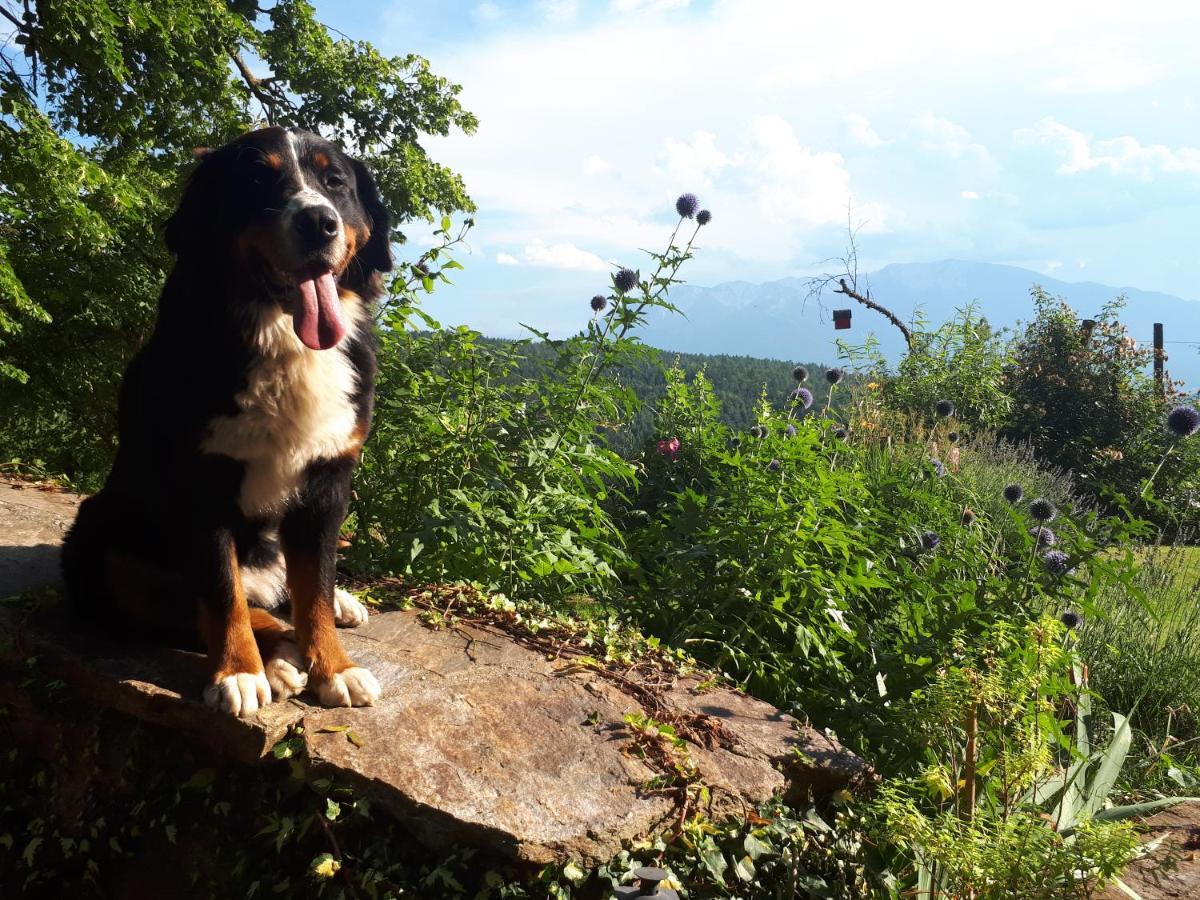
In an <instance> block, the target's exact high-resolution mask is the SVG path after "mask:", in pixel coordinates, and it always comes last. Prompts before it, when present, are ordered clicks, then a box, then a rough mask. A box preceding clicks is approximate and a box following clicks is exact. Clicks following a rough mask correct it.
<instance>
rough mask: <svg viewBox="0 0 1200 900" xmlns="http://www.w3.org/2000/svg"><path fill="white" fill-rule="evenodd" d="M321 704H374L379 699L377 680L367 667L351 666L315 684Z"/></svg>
mask: <svg viewBox="0 0 1200 900" xmlns="http://www.w3.org/2000/svg"><path fill="white" fill-rule="evenodd" d="M315 689H316V694H317V699H318V700H319V701H320V702H321V705H322V706H374V705H375V701H376V700H378V699H379V695H380V693H382V692H381V691H380V689H379V682H378V681H377V680H376V679H375V676H374V675H372V674H371V672H370V670H369V669H364V668H362V667H361V666H351V667H350V668H348V669H343V670H342V671H341V672H338V673H337V674H335V675H334V676H333V677H332V678H330V679H329V680H328V681H321V682H318V683H317V684H316V686H315Z"/></svg>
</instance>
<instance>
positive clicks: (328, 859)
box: [308, 853, 342, 878]
mask: <svg viewBox="0 0 1200 900" xmlns="http://www.w3.org/2000/svg"><path fill="white" fill-rule="evenodd" d="M341 867H342V864H341V863H340V862H338V861H337V860H336V859H334V858H333V854H332V853H322V854H321V855H320V856H318V857H316V858H315V859H314V860H313V861H312V862H311V863H310V864H309V867H308V869H309V872H311V873H312V875H313V876H314V877H315V878H332V877H333V876H334V875H336V874H337V873H338V870H339V869H340V868H341Z"/></svg>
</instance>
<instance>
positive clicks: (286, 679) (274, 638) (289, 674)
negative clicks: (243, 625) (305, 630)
mask: <svg viewBox="0 0 1200 900" xmlns="http://www.w3.org/2000/svg"><path fill="white" fill-rule="evenodd" d="M250 627H251V628H252V629H253V631H254V640H255V642H257V644H258V652H259V653H260V654H261V655H262V658H263V660H264V663H263V669H264V670H265V671H266V674H267V683H268V684H270V685H271V699H272V700H274V701H276V702H278V701H280V700H287V699H288V698H289V697H295V696H296V695H298V694H300V693H301V692H302V691H303V690H304V687H305V685H307V684H308V672H306V671H305V665H304V657H303V656H301V655H300V647H299V646H298V645H297V644H296V633H295V632H294V631H293V630H292V629H291V628H289V627H288V626H287V625H286V624H285V623H283V622H281V621H279V619H277V618H275V617H274V616H273V615H271V614H270V613H269V612H267V611H266V610H265V609H254V608H251V610H250Z"/></svg>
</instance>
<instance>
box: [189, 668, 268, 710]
mask: <svg viewBox="0 0 1200 900" xmlns="http://www.w3.org/2000/svg"><path fill="white" fill-rule="evenodd" d="M204 702H205V703H206V704H208V705H209V706H211V707H212V708H213V709H219V710H220V711H221V712H227V713H231V714H233V715H235V716H240V717H242V718H245V717H246V716H252V715H254V714H255V713H256V712H258V710H259V708H260V707H263V706H266V705H267V704H268V703H270V702H271V685H270V684H268V683H267V676H266V675H265V674H263V673H262V672H258V673H257V674H251V673H250V672H238V673H237V674H236V675H226V676H225V677H224V678H222V679H221V680H220V681H218V682H217V683H216V684H210V685H209V686H208V687H206V688H205V689H204Z"/></svg>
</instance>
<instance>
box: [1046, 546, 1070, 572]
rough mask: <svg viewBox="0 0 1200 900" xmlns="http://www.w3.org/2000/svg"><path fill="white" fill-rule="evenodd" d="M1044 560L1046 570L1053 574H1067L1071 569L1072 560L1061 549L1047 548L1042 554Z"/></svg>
mask: <svg viewBox="0 0 1200 900" xmlns="http://www.w3.org/2000/svg"><path fill="white" fill-rule="evenodd" d="M1042 562H1043V563H1044V564H1045V566H1046V571H1047V572H1049V573H1050V574H1051V575H1054V576H1059V575H1066V574H1067V573H1068V572H1070V571H1071V561H1070V559H1069V558H1068V557H1067V554H1065V553H1063V552H1062V551H1061V550H1047V551H1046V552H1045V553H1043V554H1042Z"/></svg>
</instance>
